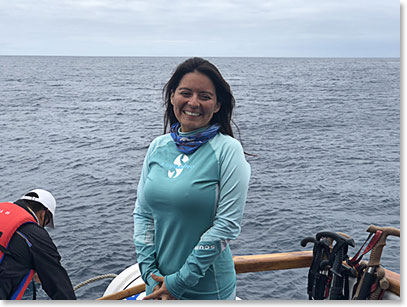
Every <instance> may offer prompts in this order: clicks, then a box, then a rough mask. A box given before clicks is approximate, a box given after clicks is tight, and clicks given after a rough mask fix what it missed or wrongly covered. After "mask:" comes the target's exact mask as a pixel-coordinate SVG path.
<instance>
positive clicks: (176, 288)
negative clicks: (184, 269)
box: [165, 272, 185, 299]
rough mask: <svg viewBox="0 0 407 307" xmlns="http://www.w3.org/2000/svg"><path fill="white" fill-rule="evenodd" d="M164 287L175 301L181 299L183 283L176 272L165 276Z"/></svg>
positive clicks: (183, 288)
mask: <svg viewBox="0 0 407 307" xmlns="http://www.w3.org/2000/svg"><path fill="white" fill-rule="evenodd" d="M165 286H166V287H167V290H168V292H170V294H171V295H172V296H173V297H174V298H176V299H181V297H182V294H184V292H185V283H184V282H183V280H182V279H181V278H179V277H178V272H175V273H173V274H170V275H167V276H165Z"/></svg>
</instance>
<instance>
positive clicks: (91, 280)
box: [73, 274, 117, 291]
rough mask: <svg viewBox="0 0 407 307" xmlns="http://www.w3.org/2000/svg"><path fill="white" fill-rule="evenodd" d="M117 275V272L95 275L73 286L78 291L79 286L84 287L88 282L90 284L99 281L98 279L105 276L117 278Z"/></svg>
mask: <svg viewBox="0 0 407 307" xmlns="http://www.w3.org/2000/svg"><path fill="white" fill-rule="evenodd" d="M116 276H117V274H104V275H99V276H95V277H92V278H89V279H88V280H85V281H83V282H81V283H80V284H77V285H76V286H75V287H74V288H73V290H74V291H76V290H78V289H79V288H81V287H83V286H85V285H87V284H90V283H91V282H94V281H98V280H101V279H104V278H115V277H116Z"/></svg>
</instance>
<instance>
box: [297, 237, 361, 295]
mask: <svg viewBox="0 0 407 307" xmlns="http://www.w3.org/2000/svg"><path fill="white" fill-rule="evenodd" d="M309 242H313V243H314V248H313V259H312V263H311V266H310V270H309V272H308V287H307V292H308V298H309V299H310V300H323V299H330V300H338V299H348V298H349V290H348V289H349V276H353V275H354V274H353V270H352V269H351V268H349V267H347V266H344V265H343V264H342V262H343V261H344V260H346V259H347V258H348V256H347V252H348V246H349V245H350V246H352V247H354V246H355V245H354V241H353V240H352V239H350V238H349V237H348V236H346V235H345V234H341V233H334V232H328V231H324V232H319V233H317V235H316V237H315V239H314V238H313V237H307V238H304V239H303V240H302V241H301V245H302V246H303V247H305V246H306V245H307V243H309ZM334 242H336V244H335V246H334V247H333V248H332V247H331V246H332V245H333V243H334Z"/></svg>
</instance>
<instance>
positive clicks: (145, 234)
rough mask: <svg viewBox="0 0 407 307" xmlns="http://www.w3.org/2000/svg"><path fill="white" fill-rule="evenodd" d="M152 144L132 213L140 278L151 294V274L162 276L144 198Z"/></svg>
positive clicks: (154, 284) (145, 161)
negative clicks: (158, 266)
mask: <svg viewBox="0 0 407 307" xmlns="http://www.w3.org/2000/svg"><path fill="white" fill-rule="evenodd" d="M152 148H153V143H152V144H151V145H150V148H149V150H148V152H147V154H146V157H145V159H144V163H143V169H142V172H141V177H140V181H139V184H138V187H137V200H136V205H135V208H134V211H133V216H134V244H135V245H136V253H137V262H138V265H139V268H140V272H141V277H142V279H143V280H144V282H145V283H146V284H147V286H148V290H150V291H148V292H151V291H152V290H153V289H154V287H155V286H156V285H157V284H158V283H157V282H156V281H155V280H154V279H152V278H151V273H154V274H156V275H158V276H162V274H161V273H160V271H159V270H158V268H157V263H156V251H155V245H154V219H153V216H152V213H151V210H150V207H149V205H148V203H147V202H146V200H145V198H144V193H143V191H144V182H145V179H146V178H147V174H148V158H149V154H150V152H151V151H152Z"/></svg>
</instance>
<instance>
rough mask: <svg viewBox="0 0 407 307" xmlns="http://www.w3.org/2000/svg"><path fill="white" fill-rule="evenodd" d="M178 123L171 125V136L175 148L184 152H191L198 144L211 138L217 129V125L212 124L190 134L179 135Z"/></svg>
mask: <svg viewBox="0 0 407 307" xmlns="http://www.w3.org/2000/svg"><path fill="white" fill-rule="evenodd" d="M179 127H180V123H175V124H173V125H171V131H170V132H171V136H172V139H173V140H174V142H175V145H176V146H177V149H178V150H179V151H180V152H182V153H184V154H192V153H194V152H195V150H197V149H198V148H199V146H201V145H203V144H205V143H206V142H208V141H209V140H210V139H211V138H213V137H214V136H215V135H216V134H217V133H218V130H219V125H217V124H214V125H212V126H210V127H209V128H207V129H205V130H202V131H199V132H197V133H194V134H191V135H179Z"/></svg>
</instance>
